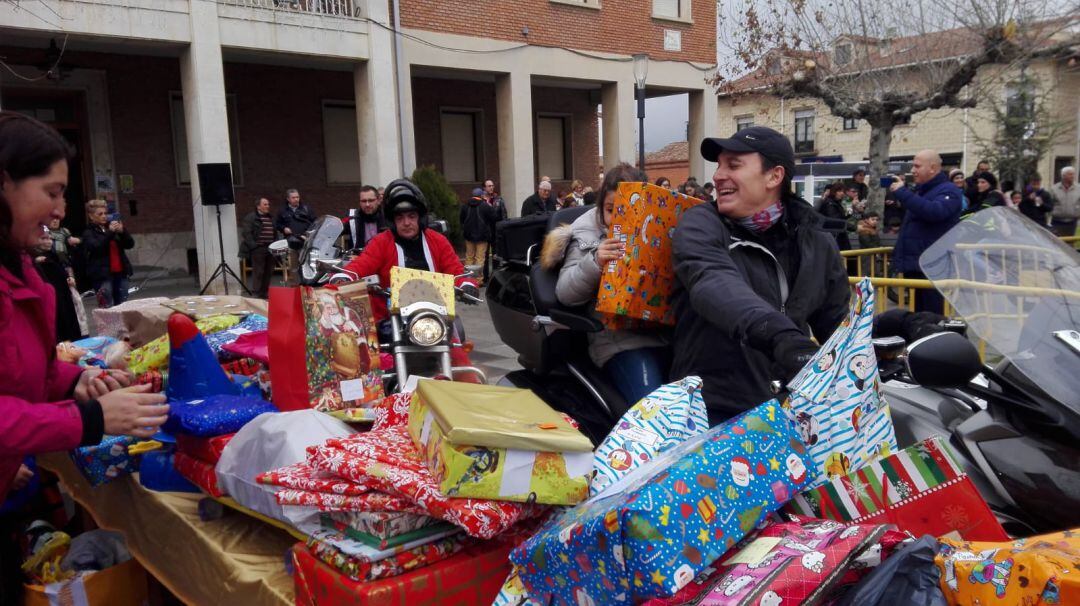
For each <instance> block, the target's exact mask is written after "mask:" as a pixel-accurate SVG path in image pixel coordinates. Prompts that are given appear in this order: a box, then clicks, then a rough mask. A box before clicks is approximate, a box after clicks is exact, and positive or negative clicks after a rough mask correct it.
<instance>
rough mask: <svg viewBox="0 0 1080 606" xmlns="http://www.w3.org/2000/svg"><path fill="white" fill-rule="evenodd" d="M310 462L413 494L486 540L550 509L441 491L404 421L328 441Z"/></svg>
mask: <svg viewBox="0 0 1080 606" xmlns="http://www.w3.org/2000/svg"><path fill="white" fill-rule="evenodd" d="M308 463H309V464H310V465H311V466H313V467H315V468H317V469H322V470H324V471H328V472H331V473H333V474H335V475H337V476H340V477H343V478H346V479H349V480H352V481H355V482H360V483H363V484H365V485H366V486H370V487H371V488H372V489H373V490H378V491H382V492H385V493H387V494H390V495H394V496H400V497H402V498H405V499H408V500H410V501H411V502H413V503H415V504H416V505H419V506H420V507H421V508H423V510H424V511H423V512H421V513H427V514H428V515H430V516H432V517H435V518H440V519H443V520H446V521H447V522H451V523H453V524H456V525H458V526H460V527H461V528H464V529H465V531H466V532H468V533H469V534H470V535H472V536H474V537H478V538H481V539H490V538H492V537H494V536H496V535H498V534H499V533H501V532H503V531H504V530H506V529H507V528H509V527H510V526H512V525H514V524H515V523H517V522H518V521H520V520H525V519H528V518H531V517H534V516H536V515H538V514H539V513H541V512H543V511H544V510H545V508H544V507H542V506H539V505H536V504H534V503H510V502H506V501H490V500H486V499H457V498H447V497H446V496H445V495H443V494H442V493H441V492H439V486H438V484H437V483H436V481H435V479H434V477H432V475H431V472H430V471H429V470H428V466H427V463H425V462H424V460H423V459H422V458H421V456H420V452H419V450H418V449H417V447H416V445H415V444H414V443H413V441H412V438H411V437H409V433H408V430H407V428H405V427H401V426H397V427H391V428H389V429H386V430H383V431H374V430H373V431H370V432H368V433H360V434H354V435H351V436H348V437H345V438H332V439H329V440H327V441H326V444H324V445H323V446H317V447H313V448H309V449H308ZM279 502H280V501H279ZM383 511H391V510H389V509H383Z"/></svg>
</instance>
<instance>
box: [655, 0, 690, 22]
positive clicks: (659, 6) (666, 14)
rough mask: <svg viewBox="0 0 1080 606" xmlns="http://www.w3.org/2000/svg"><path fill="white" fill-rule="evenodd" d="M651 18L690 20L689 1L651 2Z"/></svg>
mask: <svg viewBox="0 0 1080 606" xmlns="http://www.w3.org/2000/svg"><path fill="white" fill-rule="evenodd" d="M652 14H653V17H659V18H661V19H678V20H680V21H689V20H690V0H653V8H652Z"/></svg>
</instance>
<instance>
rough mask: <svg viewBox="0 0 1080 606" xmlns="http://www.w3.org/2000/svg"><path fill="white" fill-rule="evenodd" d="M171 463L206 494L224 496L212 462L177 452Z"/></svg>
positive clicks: (215, 496) (216, 496)
mask: <svg viewBox="0 0 1080 606" xmlns="http://www.w3.org/2000/svg"><path fill="white" fill-rule="evenodd" d="M173 465H175V466H176V471H179V472H180V475H182V476H184V478H186V479H187V480H188V481H189V482H191V483H192V484H194V485H196V486H198V487H199V488H201V489H202V491H203V492H205V493H206V494H208V495H210V496H212V497H214V498H221V497H223V496H225V491H224V490H222V489H221V486H219V485H218V478H217V472H216V471H214V466H213V465H212V464H210V463H207V462H205V461H200V460H199V459H196V458H195V457H192V456H188V455H186V454H184V453H182V452H177V453H176V457H175V458H174V459H173Z"/></svg>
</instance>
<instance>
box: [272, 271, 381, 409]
mask: <svg viewBox="0 0 1080 606" xmlns="http://www.w3.org/2000/svg"><path fill="white" fill-rule="evenodd" d="M301 293H302V295H301V302H302V305H303V308H304V326H305V330H306V334H307V339H306V340H307V350H306V356H305V358H304V359H305V364H306V368H307V376H308V387H309V389H310V393H309V396H310V403H311V406H312V408H315V409H316V410H322V411H328V410H338V409H342V408H356V407H359V406H360V405H361V404H363V403H364V402H370V401H371V400H375V399H377V398H380V397H382V395H383V385H382V371H381V370H380V369H379V339H378V336H377V334H376V330H375V319H374V316H372V312H371V303H370V301H369V300H368V295H367V287H366V286H365V285H364V284H362V283H356V284H347V285H344V286H341V287H338V288H337V289H330V288H322V289H314V288H308V287H304V288H303V289H302V290H301ZM271 368H273V367H271Z"/></svg>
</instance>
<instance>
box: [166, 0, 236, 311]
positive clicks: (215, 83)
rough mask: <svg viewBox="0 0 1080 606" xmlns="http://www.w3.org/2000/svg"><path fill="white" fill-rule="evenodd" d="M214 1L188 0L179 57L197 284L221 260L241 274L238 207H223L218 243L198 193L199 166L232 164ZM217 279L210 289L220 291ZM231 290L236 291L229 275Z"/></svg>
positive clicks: (213, 220) (211, 214) (212, 211)
mask: <svg viewBox="0 0 1080 606" xmlns="http://www.w3.org/2000/svg"><path fill="white" fill-rule="evenodd" d="M217 6H218V5H217V3H216V2H214V1H212V0H191V8H190V17H191V45H190V46H188V47H187V48H186V49H184V52H183V53H181V55H180V80H181V86H182V90H183V95H184V123H185V125H186V126H187V145H188V169H189V170H190V174H191V203H192V212H193V213H194V215H195V245H196V247H197V249H198V254H199V282H200V283H203V282H205V281H206V279H207V278H209V277H210V275H211V274H212V273H213V272H214V270H215V269H216V268H217V266H218V263H220V262H221V259H222V258H223V257H224V259H225V261H226V262H227V263H228V264H229V266H230V267H232V269H233V271H237V274H239V271H238V270H239V265H240V264H239V260H238V259H237V257H236V254H237V248H238V247H237V230H236V207H235V206H222V207H220V208H221V233H222V236H223V240H224V244H223V248H224V250H222V246H219V245H218V226H217V209H216V208H215V207H213V206H203V205H202V198H201V196H200V194H199V171H198V165H199V164H203V163H208V162H231V155H230V151H229V119H228V114H227V112H226V109H225V103H226V101H225V74H224V69H223V66H222V62H221V40H220V35H219V31H218V15H217ZM222 286H223V283H222V281H221V280H220V279H218V280H215V283H214V284H213V285H212V286H211V287H210V289H209V290H208V292H214V293H220V292H222ZM229 292H230V293H236V292H240V289H239V286H238V285H237V284H236V283H235V282H233V281H232V280H231V279H230V284H229Z"/></svg>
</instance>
